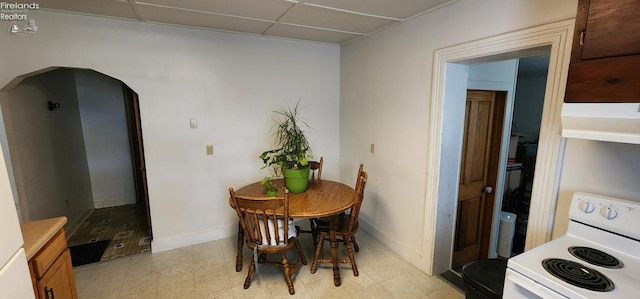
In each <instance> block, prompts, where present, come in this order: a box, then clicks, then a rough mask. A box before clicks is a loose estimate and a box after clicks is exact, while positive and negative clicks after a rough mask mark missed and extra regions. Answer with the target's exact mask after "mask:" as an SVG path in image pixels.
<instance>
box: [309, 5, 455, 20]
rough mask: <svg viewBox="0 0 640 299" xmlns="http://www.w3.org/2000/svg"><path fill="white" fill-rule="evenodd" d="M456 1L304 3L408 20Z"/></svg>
mask: <svg viewBox="0 0 640 299" xmlns="http://www.w3.org/2000/svg"><path fill="white" fill-rule="evenodd" d="M456 1H458V0H393V1H389V0H357V1H356V0H352V1H345V0H306V1H304V3H305V4H315V5H321V6H328V7H333V8H338V9H343V10H348V11H354V12H360V13H365V14H372V15H377V16H385V17H390V18H397V19H406V18H408V17H411V16H414V15H416V14H418V13H421V12H423V11H426V10H429V9H432V8H434V7H437V6H439V5H442V4H444V3H447V2H456Z"/></svg>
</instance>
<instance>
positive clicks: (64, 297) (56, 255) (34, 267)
mask: <svg viewBox="0 0 640 299" xmlns="http://www.w3.org/2000/svg"><path fill="white" fill-rule="evenodd" d="M29 270H30V271H31V280H32V282H33V287H34V291H35V294H36V298H38V299H55V298H58V299H76V298H78V294H77V291H76V282H75V278H74V276H73V266H72V265H71V254H70V253H69V249H68V248H67V238H66V235H65V233H64V230H60V231H59V232H58V233H57V234H56V235H55V236H54V237H53V238H52V239H51V240H50V241H49V242H48V243H47V244H46V245H45V246H44V247H43V248H42V249H41V250H40V251H38V253H36V255H34V256H33V258H31V260H29Z"/></svg>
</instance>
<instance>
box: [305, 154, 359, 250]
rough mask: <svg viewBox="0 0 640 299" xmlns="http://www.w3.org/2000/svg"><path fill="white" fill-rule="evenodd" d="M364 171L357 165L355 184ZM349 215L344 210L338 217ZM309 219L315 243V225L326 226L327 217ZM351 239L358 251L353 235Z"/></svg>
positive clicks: (314, 242) (327, 223)
mask: <svg viewBox="0 0 640 299" xmlns="http://www.w3.org/2000/svg"><path fill="white" fill-rule="evenodd" d="M363 172H364V165H363V164H360V167H358V175H357V176H356V184H358V181H357V180H358V179H359V178H360V176H362V173H363ZM348 216H349V215H347V214H346V213H345V212H342V213H340V214H339V215H338V217H348ZM309 221H310V222H311V224H309V226H310V227H311V234H312V235H313V245H314V246H315V245H317V244H316V241H317V239H318V235H317V233H316V230H315V228H316V227H317V226H324V227H328V226H329V222H328V221H329V217H321V218H311V219H309ZM350 239H351V243H353V249H354V250H355V251H356V252H359V251H360V246H358V242H356V236H355V235H353V236H351V237H350Z"/></svg>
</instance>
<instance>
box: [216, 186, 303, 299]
mask: <svg viewBox="0 0 640 299" xmlns="http://www.w3.org/2000/svg"><path fill="white" fill-rule="evenodd" d="M229 194H230V195H231V200H232V202H233V206H234V207H235V210H236V213H237V214H238V218H239V220H240V227H242V231H243V233H244V239H245V243H246V244H247V247H248V248H249V249H251V250H252V251H253V258H252V259H251V264H250V265H249V270H248V273H247V278H246V279H245V281H244V288H245V289H248V288H249V286H251V280H252V277H253V273H254V271H255V269H256V267H257V265H256V262H257V263H258V264H265V265H272V266H279V267H282V269H283V272H284V279H285V280H286V282H287V286H288V287H289V294H291V295H293V294H295V289H294V287H293V280H292V276H293V275H294V274H295V273H296V270H297V269H298V267H299V266H300V263H302V264H305V265H306V264H307V259H306V258H305V256H304V253H303V252H302V247H301V246H300V242H299V241H298V238H297V231H296V227H295V225H294V223H293V220H292V219H291V218H289V190H286V189H285V193H284V196H280V197H250V196H239V195H236V193H235V191H234V190H233V188H229ZM293 247H295V248H296V251H297V252H298V258H297V259H296V260H295V262H294V263H289V261H288V260H287V257H286V252H287V251H288V250H289V249H291V248H293ZM267 254H279V255H280V258H281V261H280V262H275V261H269V260H267Z"/></svg>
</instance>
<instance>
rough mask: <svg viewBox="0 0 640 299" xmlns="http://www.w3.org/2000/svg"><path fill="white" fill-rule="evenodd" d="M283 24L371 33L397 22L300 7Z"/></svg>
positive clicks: (292, 11)
mask: <svg viewBox="0 0 640 299" xmlns="http://www.w3.org/2000/svg"><path fill="white" fill-rule="evenodd" d="M281 22H283V23H289V24H300V25H304V26H311V27H318V28H327V29H333V30H340V31H346V32H353V33H365V34H366V33H370V32H373V31H376V30H378V29H380V28H383V27H386V26H388V25H391V24H393V23H395V22H397V21H394V20H389V19H380V18H374V17H368V16H363V15H356V14H351V13H347V12H343V11H337V10H330V9H325V8H318V7H314V6H308V5H298V6H295V7H294V8H293V9H291V10H290V11H289V12H288V13H287V14H286V15H285V16H284V17H283V18H282V19H281Z"/></svg>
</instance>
